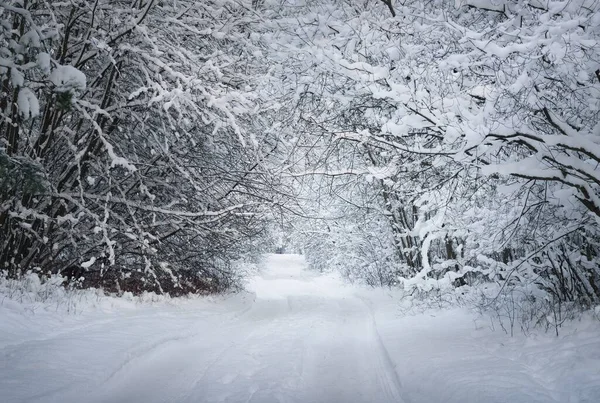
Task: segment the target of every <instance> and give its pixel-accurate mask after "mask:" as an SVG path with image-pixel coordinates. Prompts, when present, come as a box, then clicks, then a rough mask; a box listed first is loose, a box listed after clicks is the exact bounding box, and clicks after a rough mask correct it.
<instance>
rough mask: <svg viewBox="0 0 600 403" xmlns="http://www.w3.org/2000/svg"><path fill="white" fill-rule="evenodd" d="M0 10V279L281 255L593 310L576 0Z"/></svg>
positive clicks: (591, 41)
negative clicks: (291, 255) (272, 253)
mask: <svg viewBox="0 0 600 403" xmlns="http://www.w3.org/2000/svg"><path fill="white" fill-rule="evenodd" d="M0 21H1V23H0V86H1V89H0V270H2V277H3V278H5V279H12V280H18V279H22V278H25V277H28V276H32V275H33V276H37V277H39V279H40V281H42V282H44V281H51V280H52V279H54V280H55V279H56V278H59V279H60V282H62V284H63V286H64V287H67V288H73V289H81V288H100V289H103V290H104V291H105V292H107V293H116V294H121V293H123V292H131V293H133V294H140V293H142V292H145V291H151V292H155V293H157V294H163V293H165V294H169V295H171V296H178V295H187V294H188V293H201V294H206V293H219V292H223V291H227V290H235V289H238V288H239V287H240V284H242V282H243V279H244V276H245V273H244V268H243V264H242V263H241V262H248V261H254V260H256V259H257V258H258V256H259V255H260V254H262V253H264V252H274V251H275V250H280V251H288V252H295V253H302V254H304V255H305V257H306V260H307V262H308V263H309V266H310V268H311V269H313V270H315V271H317V272H329V271H336V272H339V273H340V274H341V275H342V276H343V277H344V278H346V279H347V280H349V281H352V282H356V283H362V284H367V285H370V286H373V287H388V288H397V289H398V288H399V289H402V290H404V292H405V293H406V294H407V295H411V296H413V297H415V298H418V299H420V300H423V301H426V302H429V303H447V304H459V303H463V302H465V301H471V302H472V303H477V304H479V306H485V307H486V309H490V308H491V309H492V310H496V312H498V314H499V315H500V312H502V311H503V310H506V307H507V306H510V307H511V309H512V312H513V313H514V312H515V309H516V311H518V315H519V317H521V319H520V320H522V321H529V322H530V323H532V324H533V325H539V326H546V327H553V326H556V325H557V323H560V321H562V320H565V319H566V318H567V317H569V316H572V315H576V314H577V313H579V312H583V311H586V310H589V309H593V308H594V307H596V306H598V304H600V265H599V263H600V256H599V252H600V243H599V242H600V231H599V225H600V166H599V164H600V43H599V40H600V3H599V2H598V1H596V0H571V1H563V0H527V1H520V0H455V1H443V0H403V1H399V0H397V1H393V0H378V1H376V0H370V1H369V0H281V1H280V0H202V1H196V0H65V1H57V2H49V1H42V0H2V2H0ZM515 307H516V308H515ZM507 312H508V311H507Z"/></svg>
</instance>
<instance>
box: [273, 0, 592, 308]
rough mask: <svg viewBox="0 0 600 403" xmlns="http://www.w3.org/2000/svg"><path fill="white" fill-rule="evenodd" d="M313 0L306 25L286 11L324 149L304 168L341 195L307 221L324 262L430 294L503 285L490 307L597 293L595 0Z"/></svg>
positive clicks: (301, 230)
mask: <svg viewBox="0 0 600 403" xmlns="http://www.w3.org/2000/svg"><path fill="white" fill-rule="evenodd" d="M303 6H304V8H303V9H302V12H301V16H300V15H296V17H297V19H298V21H299V22H300V23H301V24H302V29H301V30H300V29H296V30H293V29H292V25H293V24H292V21H293V20H294V19H293V18H292V17H291V16H289V15H288V16H287V17H286V18H281V19H280V20H279V21H278V24H279V25H281V26H287V27H289V30H288V31H290V32H293V34H292V35H290V36H291V38H290V39H289V41H290V43H293V49H294V52H295V57H294V58H291V62H290V61H288V65H290V66H293V69H294V71H295V82H296V91H295V93H296V97H295V100H294V102H295V104H296V105H297V107H298V109H297V112H296V118H297V120H298V122H299V125H304V126H305V127H307V128H309V129H306V131H307V132H309V131H310V132H311V138H312V139H313V140H314V145H315V147H314V156H313V159H314V160H316V161H319V162H318V163H317V164H314V165H312V166H309V167H302V168H299V169H295V171H294V172H292V174H291V177H293V178H296V179H297V180H298V183H299V184H301V185H300V186H303V188H304V189H306V190H305V192H306V195H308V197H314V196H310V195H315V194H316V193H315V190H314V189H315V188H316V187H317V188H318V189H319V192H320V194H321V195H322V194H325V195H327V198H326V199H323V200H327V199H328V200H329V201H328V202H324V201H323V200H321V202H320V205H319V207H318V208H317V209H321V210H322V216H323V217H324V218H326V219H325V220H322V221H315V222H314V223H312V224H310V225H306V224H305V225H304V226H302V225H299V226H298V234H299V237H300V239H301V242H303V243H304V244H305V245H306V246H307V247H306V251H307V254H308V255H309V260H310V261H311V262H312V263H313V265H314V266H315V267H327V266H332V265H337V266H339V267H340V268H341V269H342V270H343V271H344V272H345V273H346V274H347V275H348V276H349V277H352V278H358V279H363V280H365V281H367V282H368V283H369V284H373V285H392V284H398V283H402V284H403V285H404V286H406V287H414V288H415V289H416V290H417V291H418V292H425V293H427V292H430V291H432V290H436V289H438V290H439V289H440V288H444V287H451V288H452V287H463V286H469V285H474V284H476V283H488V284H497V287H493V289H494V293H492V294H489V295H488V297H490V298H491V299H489V300H488V302H487V303H489V304H490V305H493V304H495V303H496V302H498V301H499V300H501V299H502V297H500V296H499V294H498V293H499V292H500V293H501V294H502V293H506V292H509V293H511V295H516V294H518V295H520V297H519V298H521V299H522V300H527V301H529V302H531V303H532V304H538V305H539V306H541V305H544V304H546V308H548V309H554V308H555V307H556V306H560V305H561V304H562V305H566V304H571V305H574V306H578V307H584V308H586V307H591V306H594V305H597V304H598V302H600V267H599V263H600V262H599V260H598V252H599V247H600V245H599V244H598V241H599V240H600V239H599V231H598V230H599V228H598V224H599V217H600V216H599V215H598V213H599V209H598V206H599V200H600V199H599V198H598V196H599V190H600V188H599V185H600V180H599V179H600V170H599V169H598V163H599V162H600V160H599V159H598V158H599V156H600V154H599V153H600V144H599V143H600V131H599V130H600V124H599V123H598V122H600V115H599V114H600V112H599V111H600V108H599V106H600V104H599V99H600V98H599V95H600V45H599V43H600V42H599V40H600V37H599V35H598V26H599V24H600V5H599V4H598V2H594V1H586V0H579V1H570V2H562V1H543V2H540V1H529V2H521V1H512V0H497V1H470V0H464V1H458V2H454V3H452V2H445V1H406V2H382V3H368V4H367V3H364V4H363V3H361V2H349V1H343V0H339V1H331V2H312V3H311V2H303ZM386 6H387V7H386ZM392 7H393V10H394V11H393V12H390V10H391V9H392ZM288 12H289V11H288ZM286 24H287V25H286ZM293 38H301V39H293ZM300 66H303V67H304V68H301V67H300ZM289 77H290V74H289V73H288V74H287V75H286V79H288V80H289ZM317 139H318V140H317ZM307 143H309V142H308V141H307ZM341 257H349V259H343V258H341ZM515 293H516V294H515ZM540 316H541V317H544V316H545V313H544V312H542V310H540Z"/></svg>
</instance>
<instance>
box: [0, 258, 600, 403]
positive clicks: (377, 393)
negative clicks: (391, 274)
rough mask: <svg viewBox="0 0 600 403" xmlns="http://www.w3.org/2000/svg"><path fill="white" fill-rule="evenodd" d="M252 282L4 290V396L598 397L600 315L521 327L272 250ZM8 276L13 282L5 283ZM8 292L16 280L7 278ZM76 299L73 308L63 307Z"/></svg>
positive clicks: (428, 401) (0, 368)
mask: <svg viewBox="0 0 600 403" xmlns="http://www.w3.org/2000/svg"><path fill="white" fill-rule="evenodd" d="M247 288H248V292H245V293H240V294H237V295H233V296H226V297H211V298H191V299H161V300H158V301H154V302H144V303H140V302H135V300H127V299H124V298H109V297H100V296H98V297H96V299H94V300H89V299H88V300H86V301H87V302H86V301H83V300H79V301H71V302H70V303H69V304H67V305H60V304H59V305H57V304H54V305H53V304H51V303H49V302H44V303H40V302H37V303H34V302H27V300H26V299H23V298H21V300H20V301H15V299H14V298H12V299H11V298H10V297H9V296H6V295H0V402H3V403H17V402H19V403H21V402H23V403H24V402H28V403H33V402H61V403H71V402H73V403H75V402H77V403H82V402H127V403H136V402H144V403H149V402H182V403H184V402H195V403H198V402H260V403H270V402H280V403H296V402H297V403H334V402H346V403H353V402H356V403H359V402H382V403H384V402H405V403H419V402H423V403H435V402H447V403H450V402H457V403H474V402H482V403H484V402H485V403H493V402H511V403H521V402H523V403H525V402H527V403H535V402H561V403H567V402H569V403H574V402H580V403H581V402H598V399H599V397H600V325H599V323H598V321H597V320H595V319H593V318H591V317H590V318H587V319H585V320H582V321H578V322H575V323H570V324H568V325H567V326H566V327H565V328H564V329H563V332H562V333H561V334H560V336H559V337H556V336H553V335H551V334H544V333H541V334H538V335H535V334H534V335H530V336H529V337H525V336H523V335H517V336H516V337H513V338H510V337H509V336H507V335H506V334H504V333H503V332H501V331H495V332H493V331H492V330H491V329H490V327H489V326H487V324H486V321H485V320H483V319H477V317H476V316H474V314H472V313H470V312H467V311H464V310H451V311H429V312H426V313H421V314H418V315H413V316H407V315H401V314H400V310H399V304H400V303H399V301H398V296H397V295H394V293H393V292H391V291H382V290H366V289H361V288H359V287H352V286H347V285H345V284H344V283H343V282H342V281H341V280H340V279H339V278H337V277H336V276H334V275H317V274H314V273H310V272H308V271H307V270H306V269H305V263H304V260H303V258H302V257H301V256H298V255H269V256H268V257H267V260H266V264H265V269H264V270H263V272H262V273H261V274H260V275H259V276H257V277H256V278H253V279H252V280H251V281H249V283H248V286H247ZM0 289H1V287H0ZM4 292H6V290H4ZM65 306H68V307H69V309H68V310H69V311H71V312H67V310H66V309H65Z"/></svg>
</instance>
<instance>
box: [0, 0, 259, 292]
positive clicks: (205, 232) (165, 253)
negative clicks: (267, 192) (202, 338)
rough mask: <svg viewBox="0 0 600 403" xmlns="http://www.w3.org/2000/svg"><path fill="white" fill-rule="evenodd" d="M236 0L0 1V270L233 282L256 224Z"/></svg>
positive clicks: (244, 27)
mask: <svg viewBox="0 0 600 403" xmlns="http://www.w3.org/2000/svg"><path fill="white" fill-rule="evenodd" d="M249 3H250V2H248V4H246V2H241V3H240V2H236V3H234V2H218V1H215V2H213V1H207V2H196V1H178V2H162V1H161V2H159V1H156V0H148V1H134V2H130V1H116V2H115V1H103V0H98V1H80V2H54V3H52V2H51V3H48V2H44V1H28V2H22V1H8V2H3V3H2V4H1V5H0V17H1V21H2V24H1V27H0V29H1V31H0V83H1V85H2V89H1V91H2V94H1V96H0V133H1V134H0V136H1V141H2V143H1V144H0V172H1V173H2V178H1V182H0V183H1V186H2V187H1V188H0V194H1V195H2V199H1V200H0V203H1V204H0V265H1V268H2V270H5V271H6V272H7V273H8V275H9V276H10V277H19V276H21V275H23V274H24V273H26V272H28V271H29V270H30V269H31V268H32V267H39V268H41V271H42V273H44V274H45V273H62V275H63V276H65V277H66V278H67V279H69V281H75V280H77V282H78V284H81V285H82V286H84V287H88V286H95V287H103V288H105V289H107V290H110V291H119V292H123V291H134V292H141V291H143V290H152V291H156V292H170V293H174V294H179V293H187V292H189V291H220V290H223V289H226V288H228V287H231V286H232V285H234V284H235V282H236V281H237V275H236V274H235V270H233V268H232V265H231V261H232V260H233V259H234V258H235V257H236V256H237V255H238V252H239V251H240V250H241V249H243V248H242V247H241V245H242V244H243V243H244V242H245V240H247V239H249V238H253V237H257V236H260V235H261V234H262V233H263V227H264V226H263V222H264V220H263V215H262V214H261V212H260V210H261V205H260V203H257V201H258V199H256V198H255V196H257V195H258V194H259V193H260V192H261V191H262V189H260V184H257V182H256V181H255V180H254V179H255V178H260V177H261V175H263V174H264V172H263V171H262V166H260V165H259V164H256V159H257V157H258V155H260V153H261V152H262V151H261V150H262V147H263V144H262V143H261V141H262V140H264V139H263V138H257V136H256V135H255V133H254V131H253V130H254V128H253V126H252V125H250V124H246V122H247V121H248V115H249V114H250V113H252V114H256V115H260V113H258V111H257V110H256V108H257V107H258V100H257V99H256V97H255V96H254V95H253V94H252V92H251V89H252V85H253V82H252V78H251V77H250V76H249V75H248V71H249V70H252V71H253V72H255V73H256V74H257V75H258V74H259V73H260V71H261V69H264V67H263V66H261V65H260V64H259V63H258V62H257V61H256V60H257V59H256V57H255V56H254V54H253V50H254V49H255V46H254V45H253V43H252V41H251V40H250V39H248V38H249V33H250V32H251V31H252V29H251V27H252V24H253V23H254V22H255V21H254V19H255V18H256V16H255V15H254V14H253V12H252V10H251V7H250V4H249ZM232 16H233V18H232ZM253 63H254V64H253ZM242 64H243V65H244V66H245V68H244V69H241V68H240V66H241V65H242ZM254 66H256V68H255V69H254ZM247 129H252V130H247ZM80 279H83V280H82V281H79V280H80Z"/></svg>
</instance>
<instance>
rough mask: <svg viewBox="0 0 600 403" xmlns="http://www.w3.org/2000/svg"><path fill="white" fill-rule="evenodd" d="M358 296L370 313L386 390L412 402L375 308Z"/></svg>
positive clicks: (406, 402) (399, 399)
mask: <svg viewBox="0 0 600 403" xmlns="http://www.w3.org/2000/svg"><path fill="white" fill-rule="evenodd" d="M356 298H357V300H359V301H361V302H362V304H364V306H365V307H366V308H367V311H368V314H369V320H370V328H371V329H370V331H371V332H372V334H373V336H374V339H375V344H376V349H377V350H378V358H379V361H380V363H381V368H383V374H382V373H381V372H380V373H378V375H379V377H380V379H381V380H382V381H383V384H384V386H387V387H386V392H387V393H388V395H389V396H390V397H392V398H393V399H395V401H397V402H399V403H412V402H410V401H409V400H407V398H406V396H405V394H404V393H402V392H403V390H404V387H403V386H402V381H401V380H400V376H399V375H398V372H396V365H395V364H394V361H393V360H392V357H391V355H390V353H389V351H388V349H387V347H386V346H385V343H384V342H383V339H382V337H381V334H380V333H379V330H377V321H376V320H375V313H374V312H373V308H372V307H371V305H370V304H369V302H368V301H366V300H365V299H363V298H362V297H359V296H356Z"/></svg>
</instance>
